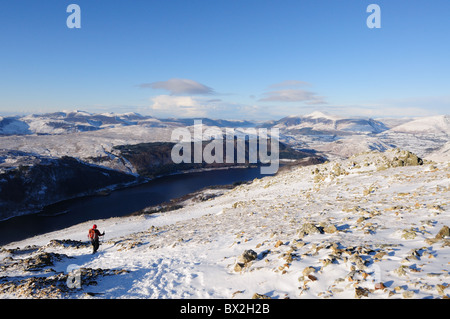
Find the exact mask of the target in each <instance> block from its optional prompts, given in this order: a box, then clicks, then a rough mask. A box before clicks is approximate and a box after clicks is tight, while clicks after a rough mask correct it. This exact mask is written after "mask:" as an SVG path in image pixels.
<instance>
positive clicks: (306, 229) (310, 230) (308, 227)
mask: <svg viewBox="0 0 450 319" xmlns="http://www.w3.org/2000/svg"><path fill="white" fill-rule="evenodd" d="M299 233H300V234H301V235H311V234H323V228H322V227H317V226H316V225H314V224H312V223H306V224H303V226H302V227H301V228H300V230H299Z"/></svg>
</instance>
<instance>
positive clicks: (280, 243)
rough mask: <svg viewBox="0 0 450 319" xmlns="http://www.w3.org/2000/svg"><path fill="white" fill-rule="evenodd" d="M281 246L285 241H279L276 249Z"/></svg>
mask: <svg viewBox="0 0 450 319" xmlns="http://www.w3.org/2000/svg"><path fill="white" fill-rule="evenodd" d="M281 245H283V241H281V240H279V241H277V242H276V243H275V248H278V247H280V246H281Z"/></svg>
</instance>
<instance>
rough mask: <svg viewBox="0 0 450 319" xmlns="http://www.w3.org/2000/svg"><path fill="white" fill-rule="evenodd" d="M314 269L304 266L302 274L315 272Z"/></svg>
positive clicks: (306, 274)
mask: <svg viewBox="0 0 450 319" xmlns="http://www.w3.org/2000/svg"><path fill="white" fill-rule="evenodd" d="M315 271H316V269H315V268H314V267H311V266H309V267H306V268H305V269H303V276H308V275H309V274H311V273H313V272H315Z"/></svg>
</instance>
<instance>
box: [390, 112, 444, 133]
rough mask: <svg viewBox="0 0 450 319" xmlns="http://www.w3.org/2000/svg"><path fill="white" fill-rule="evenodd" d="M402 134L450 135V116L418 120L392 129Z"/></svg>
mask: <svg viewBox="0 0 450 319" xmlns="http://www.w3.org/2000/svg"><path fill="white" fill-rule="evenodd" d="M391 131H394V132H400V133H424V134H430V133H431V134H445V135H447V136H449V135H450V116H449V115H437V116H429V117H423V118H418V119H415V120H413V121H410V122H407V123H405V124H401V125H398V126H396V127H394V128H392V129H391Z"/></svg>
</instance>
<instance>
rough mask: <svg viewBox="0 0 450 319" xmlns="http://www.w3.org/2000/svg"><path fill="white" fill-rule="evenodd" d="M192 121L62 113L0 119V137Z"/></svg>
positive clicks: (212, 122) (229, 123) (244, 124)
mask: <svg viewBox="0 0 450 319" xmlns="http://www.w3.org/2000/svg"><path fill="white" fill-rule="evenodd" d="M194 120H197V118H196V119H194V118H190V119H184V118H183V119H175V118H169V119H156V118H154V117H152V116H148V115H141V114H138V113H125V114H114V113H101V114H92V113H88V112H85V111H64V112H55V113H46V114H33V115H27V116H22V117H19V116H15V117H4V118H3V117H0V135H28V134H66V133H75V132H86V131H96V130H101V129H105V128H111V127H120V126H130V125H143V126H148V127H171V126H189V125H193V124H194ZM198 120H202V122H203V124H204V125H208V126H219V127H249V126H254V125H255V124H254V123H253V122H250V121H230V120H212V119H208V118H198Z"/></svg>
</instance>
